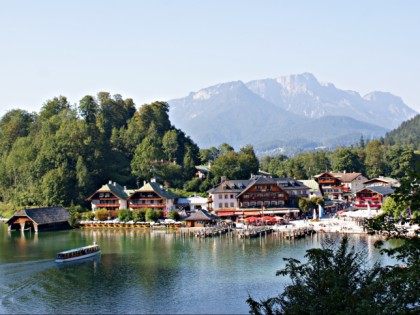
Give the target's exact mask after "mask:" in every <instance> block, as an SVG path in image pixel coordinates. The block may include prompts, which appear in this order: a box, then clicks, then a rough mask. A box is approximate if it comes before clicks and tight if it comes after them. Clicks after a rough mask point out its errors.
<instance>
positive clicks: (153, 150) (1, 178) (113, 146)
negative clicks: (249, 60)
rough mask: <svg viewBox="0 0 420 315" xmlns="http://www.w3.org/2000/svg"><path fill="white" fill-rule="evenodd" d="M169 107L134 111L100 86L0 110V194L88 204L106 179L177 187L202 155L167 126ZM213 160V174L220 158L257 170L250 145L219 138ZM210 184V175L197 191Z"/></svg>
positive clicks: (31, 201) (7, 200) (17, 201)
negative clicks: (28, 107) (36, 105)
mask: <svg viewBox="0 0 420 315" xmlns="http://www.w3.org/2000/svg"><path fill="white" fill-rule="evenodd" d="M168 111H169V108H168V104H167V103H165V102H154V103H151V104H145V105H143V106H140V108H139V109H138V110H136V107H135V104H134V103H133V101H132V100H131V99H123V98H122V97H121V95H114V96H111V95H110V94H109V93H107V92H100V93H98V94H97V96H96V97H92V96H85V97H84V98H82V99H81V100H80V102H79V104H78V105H74V104H73V105H72V104H70V103H69V102H68V101H67V99H66V97H63V96H60V97H56V98H54V99H52V100H48V101H47V102H45V104H43V106H42V108H41V110H40V112H39V113H29V112H26V111H24V110H20V109H16V110H11V111H9V112H7V113H6V114H5V115H4V116H3V117H1V119H0V154H1V156H0V200H1V201H2V202H3V203H4V204H8V205H11V206H13V207H21V206H35V205H36V206H48V205H63V206H69V205H71V204H80V205H83V206H87V203H86V198H87V197H88V196H89V195H91V194H92V193H93V192H94V191H95V190H96V189H98V187H100V186H101V185H103V184H104V183H106V182H108V180H113V181H116V182H118V183H120V184H121V185H126V186H128V187H133V188H134V187H140V186H141V185H142V184H143V181H144V180H150V178H151V177H153V176H154V177H157V178H158V179H159V180H160V181H161V182H162V183H164V184H165V186H167V187H175V188H182V187H183V185H184V183H189V182H190V181H191V179H192V178H193V177H194V173H195V169H194V167H195V165H198V164H200V163H201V162H202V161H201V158H200V150H199V148H198V147H197V145H196V144H195V143H194V142H193V141H192V140H191V139H190V138H189V137H188V136H187V135H185V133H184V132H182V131H181V130H179V129H176V128H175V127H174V126H172V125H171V122H170V121H169V117H168ZM219 156H220V158H218V157H219ZM213 159H216V160H217V159H218V160H219V161H215V163H214V167H215V168H214V169H215V171H214V174H215V176H216V177H217V176H219V178H220V174H223V173H224V172H225V168H224V166H220V167H218V165H222V164H224V163H225V162H226V163H236V162H238V163H239V164H238V166H237V167H236V173H235V174H233V175H235V176H239V177H243V176H245V177H247V176H249V175H248V174H249V173H251V172H256V171H258V159H257V158H256V156H255V154H254V151H253V148H252V146H247V147H244V148H243V149H241V151H240V152H234V150H233V148H232V147H230V146H229V145H226V144H223V145H221V146H220V150H217V154H216V155H215V156H213ZM229 165H230V166H231V164H226V165H225V166H226V167H230V166H229ZM217 169H219V171H217ZM229 175H230V173H229ZM214 180H216V179H214ZM194 183H195V182H194V180H193V181H192V183H190V186H191V184H193V187H192V188H194ZM200 184H203V183H200ZM211 184H212V182H211V181H210V176H209V177H208V180H207V181H206V182H205V183H204V186H203V185H202V186H201V188H202V190H205V189H206V188H207V187H209V186H210V185H211ZM187 186H188V185H187Z"/></svg>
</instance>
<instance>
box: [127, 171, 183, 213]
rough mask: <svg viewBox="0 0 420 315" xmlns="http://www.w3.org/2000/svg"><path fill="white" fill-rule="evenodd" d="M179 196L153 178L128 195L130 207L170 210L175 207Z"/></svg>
mask: <svg viewBox="0 0 420 315" xmlns="http://www.w3.org/2000/svg"><path fill="white" fill-rule="evenodd" d="M177 199H178V196H177V195H175V194H174V193H172V192H171V191H169V190H168V189H165V188H164V187H163V186H162V185H160V184H159V183H157V182H156V179H155V178H152V179H151V181H150V182H149V183H146V182H145V183H144V185H143V187H141V188H139V189H137V190H134V191H133V193H132V194H131V195H130V196H129V197H128V199H127V200H128V207H129V208H130V209H131V210H133V209H141V208H143V209H144V208H151V209H155V210H163V211H165V212H169V211H171V210H173V209H175V202H176V200H177Z"/></svg>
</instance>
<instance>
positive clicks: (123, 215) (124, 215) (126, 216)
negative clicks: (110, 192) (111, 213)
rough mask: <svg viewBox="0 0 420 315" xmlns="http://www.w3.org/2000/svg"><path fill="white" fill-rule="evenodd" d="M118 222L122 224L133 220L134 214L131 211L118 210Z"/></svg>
mask: <svg viewBox="0 0 420 315" xmlns="http://www.w3.org/2000/svg"><path fill="white" fill-rule="evenodd" d="M118 220H120V222H128V221H131V220H133V213H132V212H131V210H125V209H124V210H118Z"/></svg>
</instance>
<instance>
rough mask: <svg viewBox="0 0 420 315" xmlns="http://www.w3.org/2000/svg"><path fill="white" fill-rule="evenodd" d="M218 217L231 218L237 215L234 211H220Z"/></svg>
mask: <svg viewBox="0 0 420 315" xmlns="http://www.w3.org/2000/svg"><path fill="white" fill-rule="evenodd" d="M217 215H218V216H219V217H230V216H233V215H235V212H232V211H218V212H217Z"/></svg>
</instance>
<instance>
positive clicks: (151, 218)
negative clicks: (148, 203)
mask: <svg viewBox="0 0 420 315" xmlns="http://www.w3.org/2000/svg"><path fill="white" fill-rule="evenodd" d="M157 219H159V214H158V213H157V211H155V210H153V209H150V208H147V209H146V221H147V222H156V221H157Z"/></svg>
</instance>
